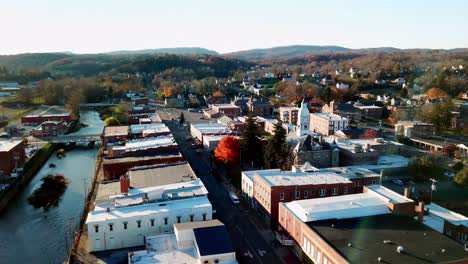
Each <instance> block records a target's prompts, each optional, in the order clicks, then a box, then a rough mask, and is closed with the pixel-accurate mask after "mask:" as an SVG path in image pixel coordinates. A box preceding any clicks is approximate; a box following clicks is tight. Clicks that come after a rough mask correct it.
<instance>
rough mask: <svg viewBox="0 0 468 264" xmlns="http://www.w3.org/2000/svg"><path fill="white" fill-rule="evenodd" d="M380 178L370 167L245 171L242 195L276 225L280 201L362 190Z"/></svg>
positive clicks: (296, 167) (306, 167) (304, 167)
mask: <svg viewBox="0 0 468 264" xmlns="http://www.w3.org/2000/svg"><path fill="white" fill-rule="evenodd" d="M379 179H380V175H378V174H376V173H374V172H372V171H370V170H367V169H360V168H339V167H337V168H328V169H322V170H319V169H317V168H315V167H313V166H293V169H292V170H291V171H281V170H280V169H273V170H256V171H243V172H242V181H241V186H242V192H243V195H244V196H246V197H248V198H249V199H251V200H252V201H253V203H252V204H253V205H254V207H255V208H258V209H259V211H260V212H262V213H263V215H264V217H265V220H267V221H268V222H270V223H271V225H272V227H273V228H276V224H277V223H278V203H279V202H288V201H293V200H302V199H310V198H319V197H328V196H337V195H344V194H352V193H360V192H362V190H363V189H362V188H363V186H366V185H370V184H376V183H377V182H378V181H379ZM252 190H253V191H252ZM249 195H253V196H249Z"/></svg>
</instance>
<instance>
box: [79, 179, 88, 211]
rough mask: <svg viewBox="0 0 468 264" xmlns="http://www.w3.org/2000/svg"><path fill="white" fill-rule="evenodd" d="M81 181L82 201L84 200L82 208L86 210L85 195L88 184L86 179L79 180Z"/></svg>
mask: <svg viewBox="0 0 468 264" xmlns="http://www.w3.org/2000/svg"><path fill="white" fill-rule="evenodd" d="M81 180H82V181H83V194H84V195H83V199H84V208H86V200H87V199H86V198H87V196H88V193H87V183H88V180H87V179H81Z"/></svg>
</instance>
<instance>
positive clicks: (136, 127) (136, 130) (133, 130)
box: [130, 123, 169, 134]
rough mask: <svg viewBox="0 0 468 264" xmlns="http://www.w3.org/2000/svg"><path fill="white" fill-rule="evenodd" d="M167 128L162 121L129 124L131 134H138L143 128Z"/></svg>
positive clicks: (158, 129)
mask: <svg viewBox="0 0 468 264" xmlns="http://www.w3.org/2000/svg"><path fill="white" fill-rule="evenodd" d="M150 129H151V130H157V131H160V130H165V129H167V130H169V128H167V126H166V125H165V124H163V123H155V124H138V125H130V133H132V134H139V133H142V132H143V130H150Z"/></svg>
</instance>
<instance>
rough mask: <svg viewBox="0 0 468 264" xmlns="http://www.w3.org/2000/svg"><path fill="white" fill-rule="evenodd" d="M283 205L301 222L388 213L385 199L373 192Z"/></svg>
mask: <svg viewBox="0 0 468 264" xmlns="http://www.w3.org/2000/svg"><path fill="white" fill-rule="evenodd" d="M284 205H285V207H286V208H287V209H288V210H289V211H291V212H292V213H293V214H294V215H295V216H296V217H297V218H298V219H300V220H301V221H302V222H312V221H319V220H327V219H347V218H355V217H364V216H372V215H380V214H388V213H390V209H389V208H388V207H387V199H385V198H384V197H382V196H380V195H379V194H377V193H374V192H365V193H359V194H349V195H342V196H333V197H327V198H319V199H308V200H298V201H293V202H289V203H285V204H284Z"/></svg>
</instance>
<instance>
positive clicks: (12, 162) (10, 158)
mask: <svg viewBox="0 0 468 264" xmlns="http://www.w3.org/2000/svg"><path fill="white" fill-rule="evenodd" d="M25 160H26V155H25V152H24V141H21V143H19V144H18V145H16V146H14V147H13V148H12V149H10V150H9V151H0V174H10V173H11V172H12V171H13V170H14V169H15V166H18V168H22V167H23V166H24V163H25Z"/></svg>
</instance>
